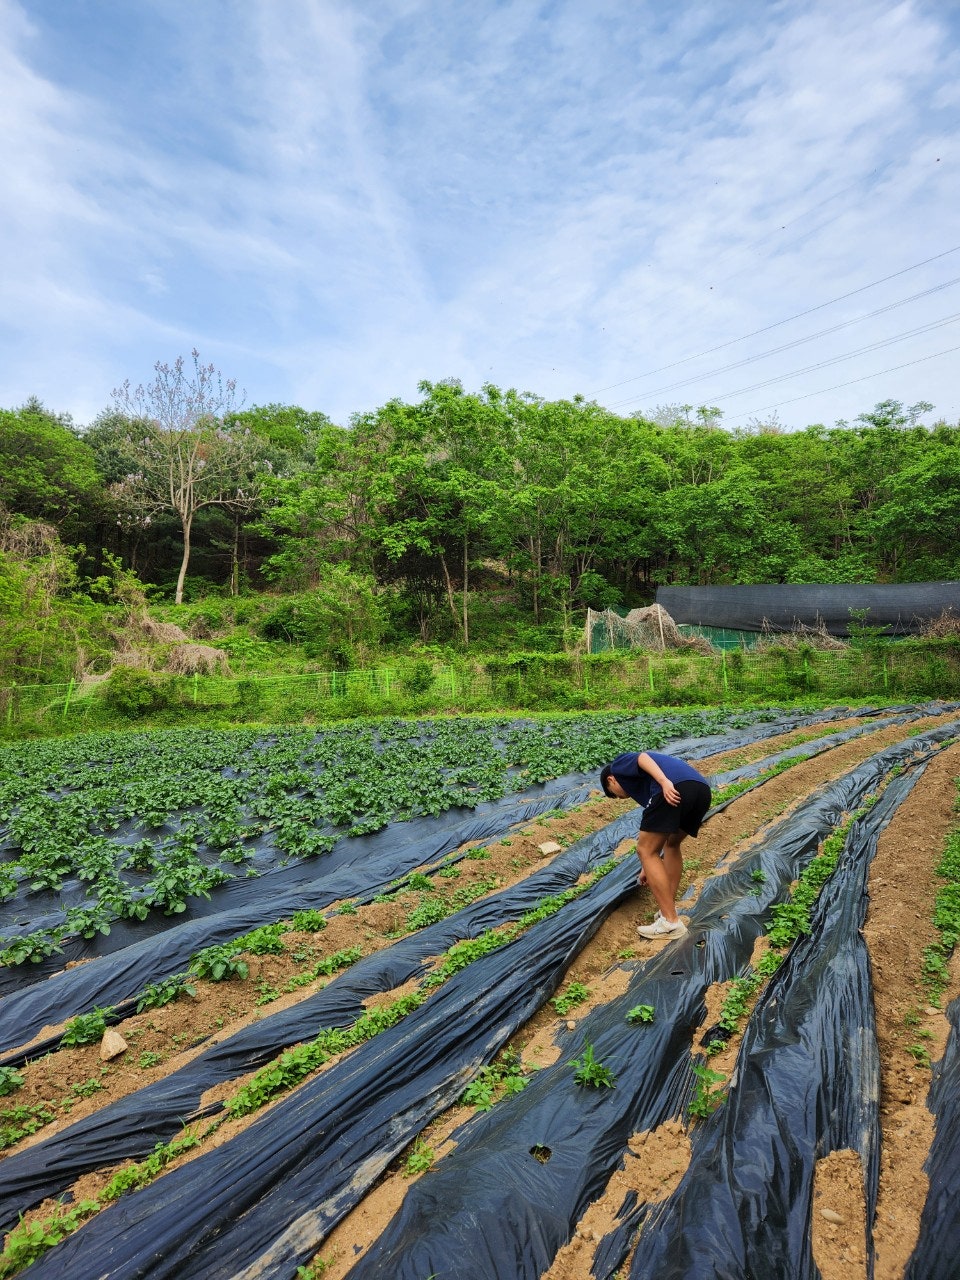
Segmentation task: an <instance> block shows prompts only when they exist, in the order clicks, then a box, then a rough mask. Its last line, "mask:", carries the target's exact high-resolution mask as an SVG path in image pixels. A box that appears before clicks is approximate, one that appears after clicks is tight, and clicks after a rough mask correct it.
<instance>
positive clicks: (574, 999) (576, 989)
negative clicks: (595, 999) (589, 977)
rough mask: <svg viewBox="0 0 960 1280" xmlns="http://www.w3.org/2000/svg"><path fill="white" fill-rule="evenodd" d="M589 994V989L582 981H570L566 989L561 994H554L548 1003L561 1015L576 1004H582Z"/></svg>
mask: <svg viewBox="0 0 960 1280" xmlns="http://www.w3.org/2000/svg"><path fill="white" fill-rule="evenodd" d="M589 996H590V989H589V988H588V987H586V986H584V984H583V983H582V982H571V983H570V985H569V986H568V987H567V989H566V991H564V992H563V994H562V995H559V996H554V997H553V999H552V1000H551V1001H550V1003H551V1004H552V1005H553V1007H554V1008H555V1009H556V1011H557V1013H559V1014H560V1016H561V1017H563V1016H564V1015H565V1014H568V1013H569V1012H570V1010H571V1009H573V1008H575V1007H576V1006H577V1005H578V1004H583V1002H584V1000H587V999H589Z"/></svg>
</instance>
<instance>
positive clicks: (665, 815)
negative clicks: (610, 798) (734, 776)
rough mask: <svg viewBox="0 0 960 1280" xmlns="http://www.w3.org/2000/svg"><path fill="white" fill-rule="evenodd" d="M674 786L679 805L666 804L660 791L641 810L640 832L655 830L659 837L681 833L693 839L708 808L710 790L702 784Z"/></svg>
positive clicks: (691, 783)
mask: <svg viewBox="0 0 960 1280" xmlns="http://www.w3.org/2000/svg"><path fill="white" fill-rule="evenodd" d="M674 786H675V787H676V788H677V790H678V791H679V792H680V803H679V804H669V803H668V802H667V800H666V798H665V796H664V794H663V792H662V791H661V793H660V794H659V795H658V796H655V797H654V798H653V800H651V801H650V803H649V804H648V805H647V807H646V808H645V809H644V811H643V817H642V818H641V819H640V830H641V831H657V832H659V833H660V834H661V835H662V834H663V833H664V832H666V833H667V834H668V835H672V834H673V833H674V832H675V831H682V832H684V833H685V834H686V835H688V836H694V837H696V835H697V833H698V832H699V830H700V824H701V822H703V819H704V817H705V815H706V812H707V810H708V809H709V808H710V800H711V798H712V795H711V791H710V788H709V787H708V786H707V784H706V783H705V782H694V781H693V780H689V781H687V782H676V783H674Z"/></svg>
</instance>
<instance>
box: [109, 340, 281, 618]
mask: <svg viewBox="0 0 960 1280" xmlns="http://www.w3.org/2000/svg"><path fill="white" fill-rule="evenodd" d="M191 356H192V361H193V363H192V366H189V365H187V363H186V361H185V360H184V358H183V356H178V357H177V359H176V360H175V361H174V363H173V364H172V365H170V364H164V363H162V362H161V361H157V363H156V365H155V366H154V369H155V371H156V377H155V378H154V380H153V382H151V383H150V384H149V386H138V387H137V388H136V390H133V389H132V388H131V386H130V381H129V379H128V380H127V381H126V382H124V384H123V386H121V387H119V388H117V389H116V390H114V391H113V393H112V394H113V400H114V404H115V406H116V409H117V412H118V414H119V415H120V416H121V420H122V422H121V426H120V437H121V438H120V440H119V447H120V452H121V455H122V456H123V458H124V461H125V463H126V464H128V465H129V467H130V470H129V472H128V473H127V474H126V475H125V476H124V478H123V479H122V480H119V481H118V482H117V483H115V484H114V485H113V486H112V488H113V492H114V494H115V495H116V497H117V499H118V501H120V502H121V503H122V505H123V506H124V508H125V509H126V511H127V512H128V513H129V514H130V515H131V516H132V517H133V518H134V519H136V520H138V521H140V522H142V523H149V520H150V518H151V516H153V515H155V514H156V513H157V512H160V511H170V512H173V513H175V514H176V516H177V517H178V518H179V520H180V527H181V530H182V533H183V558H182V560H181V563H180V572H179V575H178V577H177V586H176V597H175V599H176V602H177V604H182V603H183V584H184V580H185V578H186V575H187V567H188V565H189V563H190V534H191V530H192V528H193V521H194V517H195V516H196V514H197V512H198V511H200V510H201V509H202V508H203V507H224V508H226V509H228V510H230V511H233V512H235V513H236V512H240V511H249V510H251V509H252V508H253V507H254V506H255V504H256V502H257V498H258V495H259V489H260V484H261V482H262V479H263V476H264V475H265V474H266V473H267V472H268V471H269V467H270V464H269V462H268V461H267V460H266V459H265V457H264V444H263V441H262V440H261V439H260V438H259V437H258V436H257V435H256V434H255V433H254V432H253V431H251V430H250V428H249V427H248V426H246V425H244V424H242V423H241V422H240V421H238V419H237V417H236V415H235V410H236V407H237V406H236V385H237V384H236V381H235V380H234V379H232V378H231V379H227V380H226V381H224V379H223V377H222V375H221V373H220V371H219V370H217V369H215V368H214V366H213V365H212V364H208V365H205V364H201V363H200V353H199V352H198V351H197V350H196V349H194V350H193V351H192V352H191Z"/></svg>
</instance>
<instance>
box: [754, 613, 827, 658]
mask: <svg viewBox="0 0 960 1280" xmlns="http://www.w3.org/2000/svg"><path fill="white" fill-rule="evenodd" d="M848 647H849V646H848V645H847V642H846V641H845V640H841V639H840V637H839V636H834V635H831V634H830V632H829V631H828V630H827V626H826V623H825V622H824V621H823V619H822V618H818V619H817V621H816V624H815V625H814V626H812V627H811V626H808V625H807V623H805V622H801V621H800V619H799V618H794V620H793V627H792V628H791V630H790V631H774V629H773V627H771V626H770V624H769V622H768V621H767V619H766V618H764V620H763V632H762V633H761V636H760V639H759V640H758V641H757V643H756V644H755V645H754V646H753V652H754V653H763V652H764V651H765V650H767V649H822V650H824V651H826V652H838V651H840V650H842V649H846V648H848Z"/></svg>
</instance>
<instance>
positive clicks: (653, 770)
mask: <svg viewBox="0 0 960 1280" xmlns="http://www.w3.org/2000/svg"><path fill="white" fill-rule="evenodd" d="M637 764H638V765H639V766H640V768H641V769H642V770H643V772H644V773H649V775H650V777H651V778H653V780H654V782H657V783H659V784H660V789H661V790H662V791H663V798H664V799H665V800H666V802H667V804H672V805H674V806H676V805H678V804H679V803H680V792H679V791H678V790H677V788H676V787H675V786H674V785H673V783H672V782H671V781H670V779H669V778H668V777H667V775H666V774H665V773H664V772H663V770H662V769H661V768H660V766H659V765H658V764H657V762H656V760H654V758H653V757H652V756H650V755H648V754H647V753H646V751H641V753H640V754H639V755H638V756H637Z"/></svg>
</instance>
